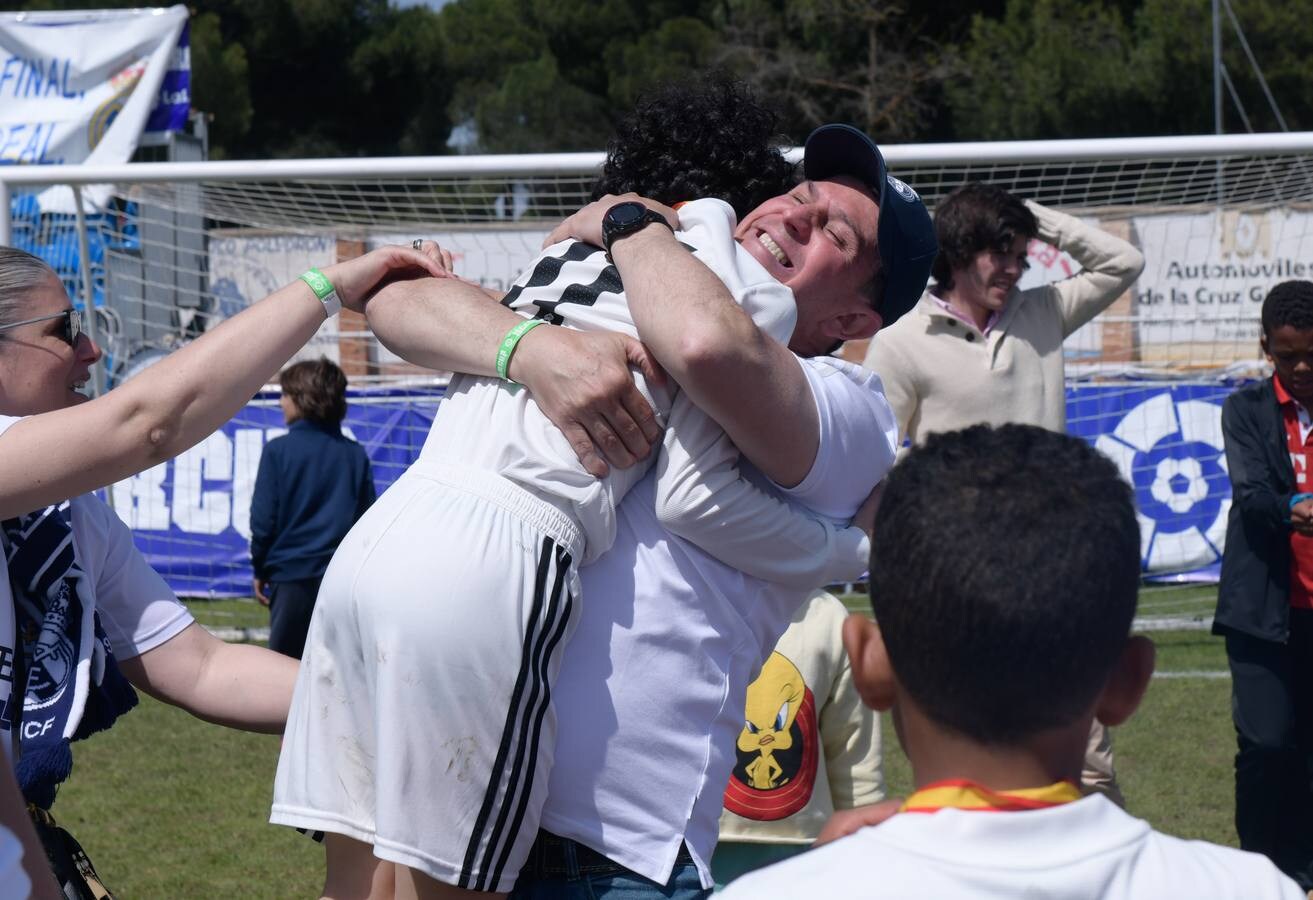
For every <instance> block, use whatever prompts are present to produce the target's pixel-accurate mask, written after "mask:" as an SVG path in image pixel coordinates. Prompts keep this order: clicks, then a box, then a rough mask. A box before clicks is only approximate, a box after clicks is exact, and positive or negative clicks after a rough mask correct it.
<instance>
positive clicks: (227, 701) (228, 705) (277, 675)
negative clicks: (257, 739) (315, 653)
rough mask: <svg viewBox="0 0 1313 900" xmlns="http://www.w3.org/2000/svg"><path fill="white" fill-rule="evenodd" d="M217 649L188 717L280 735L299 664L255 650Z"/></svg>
mask: <svg viewBox="0 0 1313 900" xmlns="http://www.w3.org/2000/svg"><path fill="white" fill-rule="evenodd" d="M216 640H217V639H216ZM218 644H219V646H218V647H217V648H215V650H214V651H213V652H212V653H211V654H210V656H209V659H208V664H207V665H206V666H205V669H204V671H203V672H202V674H201V678H200V680H199V682H198V683H197V685H196V690H195V692H194V693H193V694H192V696H191V699H190V701H189V702H188V704H187V706H186V709H187V711H188V712H190V713H191V714H192V715H194V716H196V717H198V718H201V719H204V720H205V721H207V722H213V723H215V724H216V725H227V726H228V727H229V728H240V729H242V730H243V731H259V732H264V733H266V734H282V732H283V729H284V728H285V727H286V726H287V711H288V709H290V708H291V705H292V689H293V688H294V687H295V685H296V670H297V661H296V660H294V659H292V658H291V657H290V656H284V655H283V654H281V653H275V652H273V651H272V650H267V649H265V648H264V647H257V646H255V645H254V644H229V643H225V642H223V641H218Z"/></svg>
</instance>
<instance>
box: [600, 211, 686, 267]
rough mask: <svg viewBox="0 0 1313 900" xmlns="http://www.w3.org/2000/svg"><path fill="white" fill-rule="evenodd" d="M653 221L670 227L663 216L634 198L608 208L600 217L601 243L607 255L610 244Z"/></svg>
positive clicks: (609, 253)
mask: <svg viewBox="0 0 1313 900" xmlns="http://www.w3.org/2000/svg"><path fill="white" fill-rule="evenodd" d="M654 222H659V223H660V224H662V225H664V226H666V227H667V228H670V223H669V222H667V221H666V217H665V216H663V215H661V213H659V212H656V211H655V210H651V209H648V208H647V207H646V206H644V205H643V204H641V203H639V202H637V201H634V200H626V201H624V202H623V203H617V204H616V205H615V206H613V207H611V208H610V209H608V210H607V211H606V215H604V216H603V217H602V244H603V247H604V249H605V250H606V254H607V256H608V257H609V256H610V255H611V245H612V244H614V243H615V242H616V241H618V240H620V238H622V237H626V236H627V235H631V234H633V233H635V232H637V231H642V230H643V229H644V228H646V227H647V226H648V225H651V224H652V223H654ZM673 230H674V229H673V228H672V229H671V231H673Z"/></svg>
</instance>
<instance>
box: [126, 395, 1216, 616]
mask: <svg viewBox="0 0 1313 900" xmlns="http://www.w3.org/2000/svg"><path fill="white" fill-rule="evenodd" d="M1233 389H1234V387H1233V386H1230V385H1222V384H1184V385H1182V384H1175V385H1155V386H1146V385H1144V384H1137V385H1118V384H1101V385H1073V386H1070V387H1068V389H1067V415H1068V420H1069V422H1070V423H1071V424H1070V430H1071V432H1072V433H1073V434H1077V435H1080V436H1081V437H1083V438H1085V439H1086V440H1088V441H1090V443H1092V444H1094V446H1096V447H1098V448H1099V449H1100V450H1102V451H1103V452H1104V453H1106V454H1108V455H1109V456H1110V457H1111V458H1112V459H1113V460H1114V461H1115V462H1116V463H1117V465H1118V467H1119V468H1120V469H1121V471H1122V474H1123V475H1125V476H1126V478H1127V480H1128V481H1130V483H1131V484H1132V485H1133V486H1134V488H1135V498H1136V504H1137V506H1138V518H1139V522H1140V549H1141V557H1142V568H1143V570H1144V572H1145V573H1146V574H1148V575H1164V574H1174V575H1175V574H1181V573H1186V574H1187V575H1188V576H1189V577H1192V578H1199V579H1210V578H1215V577H1216V572H1217V564H1218V562H1219V561H1220V559H1221V554H1222V547H1223V540H1224V538H1225V534H1226V516H1227V512H1228V510H1229V509H1230V506H1231V484H1230V481H1229V480H1228V477H1227V472H1226V458H1225V456H1224V455H1223V452H1222V426H1221V412H1222V401H1223V400H1225V398H1226V396H1227V395H1228V394H1229V393H1230V392H1231V391H1232V390H1233ZM440 397H441V390H440V389H435V390H432V391H413V390H412V391H371V392H368V393H365V394H355V393H353V394H352V396H351V399H350V406H349V410H348V414H347V420H346V423H345V427H344V430H345V431H346V432H347V433H348V434H349V435H351V436H352V437H354V438H355V439H356V440H358V441H360V442H361V444H363V445H364V447H365V450H366V452H367V453H368V454H369V457H370V461H371V462H372V464H373V469H374V480H375V484H376V486H377V488H378V491H379V493H382V492H383V490H385V489H386V488H387V487H388V486H389V485H390V484H392V482H393V481H395V480H396V479H397V478H398V477H399V476H400V475H401V473H402V472H403V471H405V468H406V467H407V466H408V465H409V464H410V463H411V462H412V461H413V460H414V459H415V458H416V457H417V456H418V455H419V451H420V448H421V447H422V446H423V443H424V439H425V437H426V436H427V434H428V430H429V426H430V425H431V424H432V421H433V416H434V414H435V413H436V411H437V405H438V402H439V399H440ZM285 431H286V428H285V427H284V425H283V419H282V414H281V412H280V410H279V408H278V404H277V402H276V400H274V399H265V400H261V401H257V402H256V403H253V404H251V405H250V406H248V407H247V408H246V409H245V410H244V411H243V412H242V413H241V415H239V416H238V417H237V418H235V419H234V420H233V421H231V422H229V423H228V424H227V425H225V426H224V427H223V428H222V429H221V430H220V431H218V432H216V433H215V434H213V435H211V436H210V437H209V438H208V439H207V440H205V441H204V442H203V443H201V444H199V445H198V446H196V447H194V448H192V449H191V450H188V451H187V452H186V453H184V454H182V455H181V456H179V457H178V458H177V459H176V460H173V461H170V462H168V463H165V464H163V465H159V466H156V467H155V468H153V469H149V470H147V471H146V472H143V473H141V474H140V475H137V476H135V477H133V478H130V479H128V480H126V481H122V482H120V483H118V484H116V485H114V486H113V488H112V489H111V490H110V492H109V493H110V500H111V503H112V505H113V506H114V508H115V510H116V511H117V512H118V514H119V515H120V516H121V517H122V518H123V520H124V521H125V522H127V523H128V525H129V527H131V528H132V530H133V533H134V536H135V538H136V542H137V546H138V547H139V548H140V549H141V551H142V552H143V553H144V554H145V555H146V558H147V559H148V560H149V561H150V564H151V565H152V566H154V567H155V569H156V570H157V571H159V572H160V574H162V575H163V576H164V577H165V579H166V580H167V581H168V582H169V584H170V586H171V587H172V588H173V589H174V590H175V591H177V592H178V593H181V594H188V595H202V596H249V595H250V592H251V570H250V553H249V540H250V511H251V492H252V490H253V489H254V486H255V474H256V470H257V468H258V466H259V463H260V453H261V451H262V450H263V448H264V445H265V444H266V443H267V442H268V441H270V440H272V439H273V438H275V437H277V436H278V435H280V434H283V433H284V432H285Z"/></svg>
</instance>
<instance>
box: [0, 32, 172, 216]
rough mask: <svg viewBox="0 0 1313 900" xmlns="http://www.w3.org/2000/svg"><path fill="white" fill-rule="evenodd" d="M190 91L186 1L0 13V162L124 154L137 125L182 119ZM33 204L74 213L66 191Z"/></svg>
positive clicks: (99, 159)
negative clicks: (153, 5)
mask: <svg viewBox="0 0 1313 900" xmlns="http://www.w3.org/2000/svg"><path fill="white" fill-rule="evenodd" d="M190 91H191V56H190V44H189V40H188V34H187V9H186V7H184V6H171V7H168V8H166V9H125V10H91V11H78V12H21V13H4V14H0V164H3V165H63V164H74V163H105V164H112V163H122V162H127V161H128V159H129V158H130V157H131V156H132V153H133V151H134V150H135V149H136V147H137V143H138V141H139V139H140V136H141V134H142V133H143V131H146V130H151V131H169V130H177V129H180V128H182V127H183V126H184V125H185V124H186V121H187V112H188V109H189V108H190V105H191V101H190ZM87 193H88V207H89V208H90V207H99V206H100V205H102V204H103V199H104V198H103V197H102V196H100V195H101V194H103V193H104V190H97V191H90V190H89V191H88V192H87ZM41 208H42V210H43V211H45V212H73V207H72V195H71V192H70V191H69V190H68V189H67V188H62V189H51V190H49V191H46V192H45V193H43V194H42V196H41Z"/></svg>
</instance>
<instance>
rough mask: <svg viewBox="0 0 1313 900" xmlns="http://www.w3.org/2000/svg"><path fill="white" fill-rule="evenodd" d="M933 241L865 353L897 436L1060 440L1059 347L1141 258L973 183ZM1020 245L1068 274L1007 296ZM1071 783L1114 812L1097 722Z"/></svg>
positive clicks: (1108, 757)
mask: <svg viewBox="0 0 1313 900" xmlns="http://www.w3.org/2000/svg"><path fill="white" fill-rule="evenodd" d="M935 233H936V236H937V237H938V239H939V256H938V257H937V258H936V259H935V263H934V267H933V269H932V270H931V274H932V275H933V276H934V283H933V284H932V285H931V287H930V288H929V289H928V290H927V291H926V292H925V294H924V295H923V296H922V297H921V300H920V302H919V303H918V304H917V305H916V307H915V308H914V309H913V310H912V311H911V312H909V313H908V314H907V315H905V316H903V317H902V318H901V319H900V320H898V322H896V323H895V324H894V325H892V326H890V327H889V328H885V329H881V330H880V332H879V333H878V334H877V335H876V336H875V339H874V340H873V341H871V346H870V349H869V350H868V352H867V355H866V366H867V367H868V368H870V369H872V370H874V371H875V372H877V373H878V374H879V375H880V378H881V380H883V381H884V389H885V396H886V397H887V398H888V399H889V405H890V406H892V407H893V410H894V415H895V416H896V417H897V419H898V428H899V432H900V434H902V435H903V436H904V437H906V438H908V439H909V440H911V441H912V443H914V444H919V443H921V442H923V441H924V440H925V438H926V436H927V435H929V434H933V433H935V432H940V431H953V430H956V429H959V428H966V427H967V426H968V425H975V424H978V423H987V424H990V425H1002V424H1005V423H1008V422H1019V423H1023V424H1028V425H1038V426H1041V427H1043V428H1048V429H1050V430H1052V431H1065V430H1066V426H1067V403H1066V384H1065V381H1064V378H1063V364H1062V342H1063V340H1064V339H1065V338H1066V337H1067V336H1068V335H1070V334H1071V333H1072V332H1074V331H1075V330H1076V329H1077V328H1079V327H1080V326H1082V325H1084V324H1085V323H1086V322H1088V321H1090V320H1091V319H1093V318H1094V317H1095V316H1096V315H1098V314H1099V313H1100V312H1102V311H1103V310H1104V309H1106V308H1107V307H1108V306H1109V305H1110V304H1111V303H1112V302H1113V301H1114V300H1116V299H1117V298H1118V297H1119V296H1120V295H1121V294H1122V292H1124V291H1125V290H1126V289H1127V288H1129V287H1130V286H1131V284H1132V283H1133V282H1134V281H1135V279H1136V278H1137V277H1139V275H1140V272H1141V270H1143V269H1144V256H1143V255H1141V253H1140V251H1139V250H1137V249H1135V247H1133V246H1131V245H1130V244H1128V243H1127V242H1126V241H1123V240H1120V239H1119V238H1115V237H1113V236H1112V235H1110V234H1108V233H1107V232H1105V231H1102V230H1100V229H1098V228H1095V227H1093V226H1090V225H1086V224H1084V223H1083V222H1081V221H1080V220H1079V219H1076V218H1074V217H1072V216H1068V215H1065V214H1063V213H1060V212H1057V211H1055V210H1051V209H1046V208H1045V207H1043V206H1040V205H1039V204H1038V203H1033V202H1031V201H1029V200H1027V201H1024V202H1023V201H1022V200H1021V199H1020V198H1018V197H1014V196H1013V195H1011V194H1009V193H1008V192H1007V191H1004V190H1003V189H1002V188H998V187H995V186H993V185H988V184H981V183H979V182H972V183H970V184H966V185H964V186H962V187H961V188H958V189H957V190H956V191H954V192H953V193H952V194H950V195H949V196H948V197H947V198H945V199H944V200H943V201H942V202H941V203H940V204H939V207H938V209H936V210H935ZM1032 238H1039V239H1040V240H1041V241H1044V242H1046V243H1049V244H1052V245H1054V246H1056V247H1057V248H1058V249H1059V250H1063V251H1066V252H1067V253H1069V254H1070V255H1071V257H1072V258H1073V259H1074V260H1076V262H1078V263H1080V265H1081V271H1080V273H1078V274H1077V275H1074V276H1072V277H1071V278H1068V279H1066V280H1065V281H1060V282H1057V283H1054V284H1045V285H1042V286H1040V287H1034V288H1030V289H1028V290H1024V291H1023V290H1019V289H1018V288H1017V281H1018V280H1019V279H1020V278H1021V275H1022V273H1023V272H1024V271H1025V270H1026V268H1027V262H1026V256H1027V252H1026V247H1027V245H1028V244H1029V242H1030V240H1031V239H1032ZM1081 780H1082V782H1083V783H1084V785H1085V787H1086V788H1087V789H1091V790H1098V791H1100V792H1102V793H1104V794H1107V795H1108V796H1109V797H1110V798H1111V799H1113V800H1115V801H1116V802H1118V803H1119V804H1120V803H1121V792H1120V791H1119V790H1118V788H1117V782H1116V776H1115V774H1114V771H1113V764H1112V743H1111V738H1110V737H1109V736H1108V733H1107V729H1105V728H1104V727H1103V726H1102V725H1101V724H1099V722H1098V721H1097V720H1096V721H1095V723H1094V730H1093V731H1092V732H1091V733H1090V745H1089V749H1088V752H1087V753H1086V758H1085V771H1084V772H1083V773H1082V774H1081Z"/></svg>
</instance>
